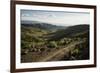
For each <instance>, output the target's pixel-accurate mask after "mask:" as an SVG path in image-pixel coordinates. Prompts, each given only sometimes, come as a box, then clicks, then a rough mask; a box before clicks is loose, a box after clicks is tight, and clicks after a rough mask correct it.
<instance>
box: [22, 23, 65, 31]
mask: <svg viewBox="0 0 100 73" xmlns="http://www.w3.org/2000/svg"><path fill="white" fill-rule="evenodd" d="M21 25H22V26H26V27H35V28H40V29H45V30H58V29H64V28H66V27H64V26H56V25H52V24H49V23H44V22H39V21H21Z"/></svg>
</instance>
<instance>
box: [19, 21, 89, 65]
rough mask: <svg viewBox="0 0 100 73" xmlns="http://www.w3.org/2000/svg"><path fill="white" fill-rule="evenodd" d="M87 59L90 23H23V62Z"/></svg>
mask: <svg viewBox="0 0 100 73" xmlns="http://www.w3.org/2000/svg"><path fill="white" fill-rule="evenodd" d="M29 23H30V24H29ZM51 29H52V30H51ZM55 29H56V30H55ZM86 59H89V25H86V24H84V25H75V26H69V27H62V26H55V25H52V24H47V23H39V22H34V23H33V22H27V23H24V24H21V62H23V63H26V62H40V61H55V60H56V61H61V60H66V61H67V60H86Z"/></svg>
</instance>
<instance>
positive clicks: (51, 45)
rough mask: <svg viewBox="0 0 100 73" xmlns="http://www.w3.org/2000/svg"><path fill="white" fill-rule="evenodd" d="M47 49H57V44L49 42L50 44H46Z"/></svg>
mask: <svg viewBox="0 0 100 73" xmlns="http://www.w3.org/2000/svg"><path fill="white" fill-rule="evenodd" d="M48 47H49V48H56V47H57V44H56V42H55V41H50V42H49V43H48Z"/></svg>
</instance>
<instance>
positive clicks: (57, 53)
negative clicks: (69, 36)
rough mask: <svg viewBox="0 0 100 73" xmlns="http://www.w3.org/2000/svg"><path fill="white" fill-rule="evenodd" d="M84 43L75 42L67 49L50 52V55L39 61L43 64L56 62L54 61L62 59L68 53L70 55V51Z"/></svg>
mask: <svg viewBox="0 0 100 73" xmlns="http://www.w3.org/2000/svg"><path fill="white" fill-rule="evenodd" d="M80 43H84V41H76V42H75V41H74V42H72V43H70V44H69V45H68V46H67V47H65V48H61V49H59V50H55V51H52V52H50V53H49V54H48V55H46V56H44V57H41V58H40V59H39V60H38V61H39V62H43V61H54V60H59V59H61V58H62V57H63V56H64V55H65V54H66V53H68V52H69V51H70V50H72V49H73V48H74V47H75V45H77V44H80Z"/></svg>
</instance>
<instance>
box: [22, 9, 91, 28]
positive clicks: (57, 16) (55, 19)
mask: <svg viewBox="0 0 100 73" xmlns="http://www.w3.org/2000/svg"><path fill="white" fill-rule="evenodd" d="M21 20H24V21H25V20H26V21H41V22H46V23H51V24H55V25H61V26H68V25H76V24H90V13H88V12H67V11H43V10H42V11H40V10H21Z"/></svg>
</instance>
